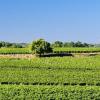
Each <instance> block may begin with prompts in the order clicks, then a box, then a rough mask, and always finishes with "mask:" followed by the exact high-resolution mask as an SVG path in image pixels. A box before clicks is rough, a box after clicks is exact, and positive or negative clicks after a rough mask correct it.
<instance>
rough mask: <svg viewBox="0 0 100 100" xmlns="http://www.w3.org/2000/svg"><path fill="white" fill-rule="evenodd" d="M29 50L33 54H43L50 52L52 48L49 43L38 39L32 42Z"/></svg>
mask: <svg viewBox="0 0 100 100" xmlns="http://www.w3.org/2000/svg"><path fill="white" fill-rule="evenodd" d="M31 50H32V51H33V53H35V54H40V55H41V54H44V53H50V52H52V48H51V45H50V43H49V42H47V41H45V40H44V39H38V40H36V41H33V42H32V45H31Z"/></svg>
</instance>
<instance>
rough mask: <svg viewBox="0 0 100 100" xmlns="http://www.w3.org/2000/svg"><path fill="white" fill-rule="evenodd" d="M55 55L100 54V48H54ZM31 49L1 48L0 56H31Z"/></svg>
mask: <svg viewBox="0 0 100 100" xmlns="http://www.w3.org/2000/svg"><path fill="white" fill-rule="evenodd" d="M53 52H54V53H94V52H100V48H95V47H89V48H82V47H74V48H73V47H72V48H65V47H63V48H53ZM30 53H32V52H31V51H30V49H29V48H0V54H30Z"/></svg>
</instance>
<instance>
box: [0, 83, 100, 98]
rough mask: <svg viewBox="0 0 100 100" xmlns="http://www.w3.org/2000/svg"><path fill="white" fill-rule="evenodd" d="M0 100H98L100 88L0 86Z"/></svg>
mask: <svg viewBox="0 0 100 100" xmlns="http://www.w3.org/2000/svg"><path fill="white" fill-rule="evenodd" d="M0 100H100V88H98V87H96V86H92V87H90V86H84V87H80V86H39V85H37V86H31V85H30V86H24V85H20V86H16V85H9V86H8V85H3V86H2V85H0Z"/></svg>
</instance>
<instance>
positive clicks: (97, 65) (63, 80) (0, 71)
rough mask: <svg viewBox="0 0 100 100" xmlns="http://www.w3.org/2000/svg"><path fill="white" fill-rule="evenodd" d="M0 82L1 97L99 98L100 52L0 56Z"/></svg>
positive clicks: (10, 99)
mask: <svg viewBox="0 0 100 100" xmlns="http://www.w3.org/2000/svg"><path fill="white" fill-rule="evenodd" d="M0 84H1V85H0V95H1V96H0V97H1V100H2V98H3V100H16V99H17V100H24V98H25V100H27V99H28V100H31V98H32V99H33V100H38V99H39V98H41V99H40V100H46V99H47V100H49V99H53V100H60V98H62V99H61V100H66V99H70V100H78V99H79V100H80V99H82V100H95V99H96V100H99V99H100V56H99V55H98V56H91V57H78V58H77V57H50V58H34V59H13V58H0ZM4 97H6V98H7V97H9V99H5V98H4ZM35 98H36V99H35ZM55 98H56V99H55ZM94 98H95V99H94Z"/></svg>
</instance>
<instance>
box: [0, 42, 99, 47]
mask: <svg viewBox="0 0 100 100" xmlns="http://www.w3.org/2000/svg"><path fill="white" fill-rule="evenodd" d="M28 45H29V43H10V42H4V41H1V42H0V48H2V47H7V48H25V47H27V46H28ZM51 46H52V47H100V44H89V43H82V42H80V41H77V42H62V41H55V42H54V43H51Z"/></svg>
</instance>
